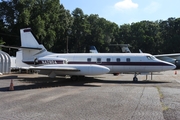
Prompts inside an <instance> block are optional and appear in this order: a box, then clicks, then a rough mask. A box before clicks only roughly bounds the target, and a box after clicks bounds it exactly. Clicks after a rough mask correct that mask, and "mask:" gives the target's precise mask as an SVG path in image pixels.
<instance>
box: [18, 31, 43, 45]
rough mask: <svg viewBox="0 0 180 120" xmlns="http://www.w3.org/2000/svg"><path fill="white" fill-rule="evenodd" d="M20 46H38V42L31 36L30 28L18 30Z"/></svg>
mask: <svg viewBox="0 0 180 120" xmlns="http://www.w3.org/2000/svg"><path fill="white" fill-rule="evenodd" d="M20 34H21V47H30V48H40V46H39V43H38V42H37V40H36V39H35V37H34V36H33V34H32V32H31V28H24V29H21V30H20Z"/></svg>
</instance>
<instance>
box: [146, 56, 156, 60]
mask: <svg viewBox="0 0 180 120" xmlns="http://www.w3.org/2000/svg"><path fill="white" fill-rule="evenodd" d="M146 57H147V59H148V60H154V59H156V58H155V57H154V56H146Z"/></svg>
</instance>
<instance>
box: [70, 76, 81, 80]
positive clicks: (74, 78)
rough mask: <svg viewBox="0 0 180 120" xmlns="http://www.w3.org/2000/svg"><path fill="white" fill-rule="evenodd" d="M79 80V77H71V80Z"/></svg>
mask: <svg viewBox="0 0 180 120" xmlns="http://www.w3.org/2000/svg"><path fill="white" fill-rule="evenodd" d="M78 79H79V77H78V76H74V75H73V76H71V80H78Z"/></svg>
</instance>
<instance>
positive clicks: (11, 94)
mask: <svg viewBox="0 0 180 120" xmlns="http://www.w3.org/2000/svg"><path fill="white" fill-rule="evenodd" d="M156 74H157V75H153V80H145V79H146V77H145V76H144V75H139V76H138V78H139V82H138V83H133V82H132V78H133V75H131V74H120V75H119V76H113V75H101V76H95V77H92V76H89V77H88V78H81V79H80V80H78V81H72V80H70V79H64V78H56V79H50V78H47V77H46V76H42V75H38V74H10V75H4V76H1V77H0V101H1V102H0V111H1V113H0V119H2V120H20V119H24V120H42V119H44V120H49V119H52V120H144V119H146V120H179V119H180V75H179V74H180V71H177V75H175V74H174V71H167V72H162V73H156ZM148 79H150V76H149V77H148ZM11 80H13V85H14V89H15V90H14V91H9V86H10V82H11Z"/></svg>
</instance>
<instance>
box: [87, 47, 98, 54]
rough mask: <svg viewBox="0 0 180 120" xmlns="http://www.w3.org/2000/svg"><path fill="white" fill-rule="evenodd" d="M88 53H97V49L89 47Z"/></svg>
mask: <svg viewBox="0 0 180 120" xmlns="http://www.w3.org/2000/svg"><path fill="white" fill-rule="evenodd" d="M89 52H90V53H98V51H97V49H96V47H95V46H90V50H89Z"/></svg>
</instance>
